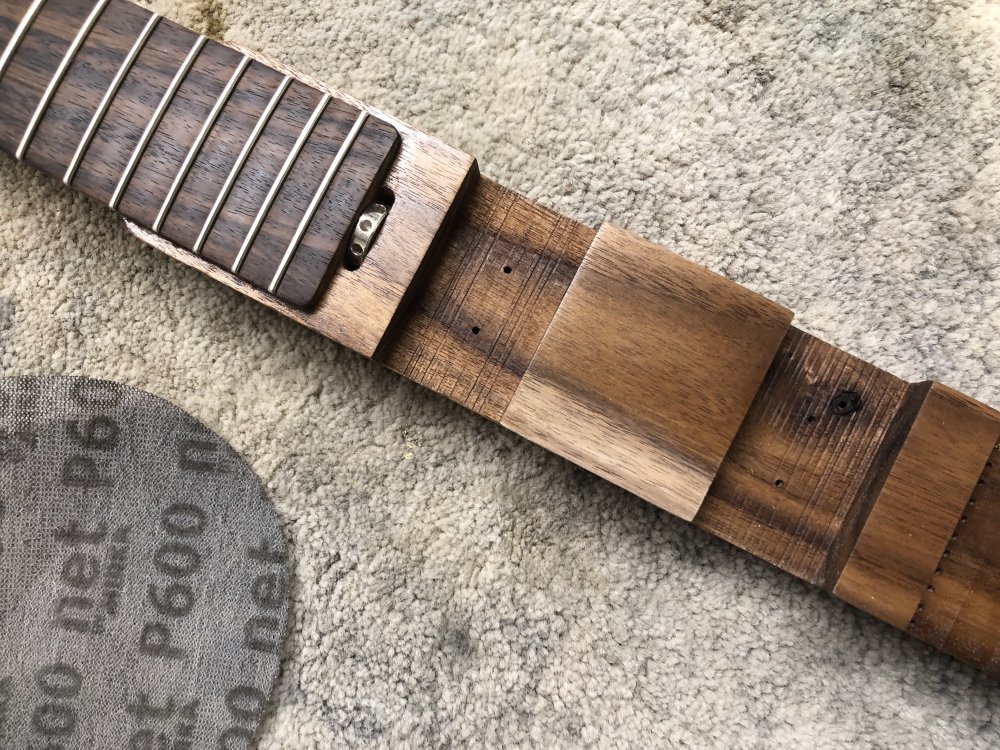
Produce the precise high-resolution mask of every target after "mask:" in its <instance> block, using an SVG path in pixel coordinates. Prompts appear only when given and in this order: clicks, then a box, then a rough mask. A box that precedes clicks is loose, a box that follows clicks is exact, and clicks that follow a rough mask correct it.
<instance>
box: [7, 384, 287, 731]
mask: <svg viewBox="0 0 1000 750" xmlns="http://www.w3.org/2000/svg"><path fill="white" fill-rule="evenodd" d="M287 612H288V585H287V575H286V568H285V548H284V542H283V537H282V535H281V532H280V529H279V527H278V522H277V518H276V516H275V512H274V509H273V507H272V506H271V504H270V503H269V502H268V499H267V497H266V496H265V494H264V492H263V489H262V488H261V485H260V482H259V481H258V480H257V478H256V477H255V476H254V474H253V472H252V471H251V470H250V468H249V467H248V466H247V465H246V463H244V462H243V460H242V459H240V457H239V456H238V455H237V454H236V453H235V452H234V451H233V449H232V448H230V447H229V446H228V445H226V444H225V443H224V442H223V441H222V440H220V439H219V437H218V436H216V435H214V434H213V433H211V432H209V431H208V430H207V429H206V428H205V427H203V426H202V425H200V424H199V423H198V422H196V421H195V420H194V419H192V418H191V417H189V416H188V415H187V414H185V413H184V412H182V411H181V410H180V409H178V408H177V407H175V406H172V405H171V404H168V403H166V402H164V401H162V400H160V399H158V398H155V397H153V396H150V395H149V394H146V393H143V392H141V391H137V390H135V389H133V388H129V387H126V386H122V385H119V384H114V383H107V382H102V381H96V380H86V379H77V378H11V379H0V747H3V748H7V747H9V748H49V749H50V750H56V749H57V748H65V749H66V750H69V749H70V748H87V749H88V750H89V749H90V748H143V749H145V748H149V749H150V750H152V749H153V748H156V749H160V748H163V749H168V748H169V749H170V750H181V749H185V750H194V749H195V748H245V747H248V746H250V745H252V743H253V738H254V735H255V733H256V731H257V726H258V724H259V723H260V719H261V716H262V714H263V713H264V711H265V709H266V707H267V703H268V700H269V696H270V693H271V689H272V687H273V683H274V679H275V676H276V675H277V672H278V665H279V659H280V655H281V651H282V643H283V640H284V635H285V626H286V617H287Z"/></svg>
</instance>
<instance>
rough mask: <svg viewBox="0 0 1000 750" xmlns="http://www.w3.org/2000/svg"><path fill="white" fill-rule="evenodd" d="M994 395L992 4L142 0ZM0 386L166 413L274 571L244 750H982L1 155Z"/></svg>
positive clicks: (936, 695) (791, 620) (984, 691)
mask: <svg viewBox="0 0 1000 750" xmlns="http://www.w3.org/2000/svg"><path fill="white" fill-rule="evenodd" d="M154 5H155V7H156V8H157V9H158V10H160V11H162V12H164V13H166V14H167V15H169V16H171V17H173V18H175V19H176V20H178V21H181V22H183V23H186V24H188V25H191V26H194V27H196V28H198V29H201V30H206V31H208V32H209V33H212V34H215V35H217V36H220V37H222V38H225V39H228V40H231V41H236V42H241V43H244V44H247V45H249V46H252V47H256V48H258V49H261V50H263V51H265V52H267V53H269V54H271V55H273V56H275V57H277V58H279V59H282V60H284V61H286V62H288V63H290V64H292V65H294V66H295V67H298V68H299V69H301V70H303V71H304V72H307V73H310V74H313V75H315V76H317V77H319V78H323V79H325V80H328V81H330V82H331V83H333V84H335V85H337V86H339V87H341V88H343V89H345V90H347V91H350V92H351V93H353V94H355V95H357V96H359V97H360V98H362V99H365V100H367V101H369V102H371V103H372V104H374V105H376V106H378V107H379V108H381V109H384V110H387V111H390V112H393V113H394V114H396V115H398V116H400V117H401V118H402V119H404V120H407V121H409V122H411V123H413V124H415V125H417V126H419V127H421V128H423V129H425V130H428V131H430V132H433V133H435V134H437V135H439V136H440V137H442V138H443V139H444V140H446V141H448V142H450V143H453V144H455V145H457V146H460V147H462V148H464V149H465V150H467V151H469V152H471V153H474V154H476V155H477V156H479V157H480V160H481V164H482V166H483V171H484V172H485V173H486V174H489V175H490V176H492V177H494V178H497V179H499V180H500V181H501V182H504V183H505V184H507V185H509V186H510V187H513V188H515V189H518V190H521V191H522V192H525V193H527V194H528V195H529V196H531V197H532V198H534V199H536V200H538V201H540V202H542V203H544V204H546V205H548V206H551V207H553V208H555V209H557V210H559V211H561V212H564V213H567V214H570V215H572V216H573V217H575V218H577V219H579V220H581V221H586V222H588V223H591V224H595V225H596V224H597V223H598V222H600V221H601V220H603V219H605V218H608V219H611V220H613V221H615V222H616V223H618V224H621V225H624V226H627V227H629V228H631V229H635V230H637V231H640V232H642V233H644V234H646V235H647V236H649V237H651V238H653V239H655V240H657V241H660V242H662V243H664V244H666V245H668V246H671V247H673V248H675V249H677V250H678V251H680V252H682V253H683V254H685V255H687V256H688V257H691V258H694V259H696V260H698V261H701V262H703V263H705V264H707V265H709V266H711V267H713V268H715V269H717V270H720V271H722V272H723V273H725V274H727V275H729V276H730V277H732V278H734V279H737V280H739V281H741V282H743V283H745V284H747V285H749V286H750V287H752V288H754V289H756V290H757V291H760V292H762V293H764V294H766V295H768V296H770V297H772V298H775V299H777V300H779V301H781V302H782V303H784V304H786V305H787V306H789V307H791V308H792V309H794V310H796V312H797V313H798V317H797V321H798V324H799V325H800V326H802V327H804V328H805V329H806V330H808V331H810V332H812V333H815V334H817V335H819V336H821V337H823V338H825V339H827V340H829V341H831V342H833V343H835V344H837V345H838V346H841V347H844V348H846V349H848V350H849V351H851V352H852V353H855V354H857V355H860V356H862V357H864V358H866V359H869V360H872V361H874V362H876V363H878V364H879V365H880V366H883V367H886V368H889V369H891V370H893V371H894V372H896V373H897V374H899V375H901V376H903V377H906V378H909V379H911V380H920V379H925V378H935V379H938V380H941V381H944V382H946V383H948V384H949V385H952V386H955V387H958V388H960V389H962V390H964V391H966V392H968V393H970V394H972V395H974V396H976V397H978V398H980V399H982V400H984V401H986V402H988V403H991V404H992V405H994V406H998V405H1000V239H998V238H1000V6H998V5H996V4H993V3H989V2H985V1H982V2H907V1H905V0H881V1H879V2H876V1H875V0H870V1H867V2H861V1H845V0H837V1H836V2H833V1H831V2H828V3H821V2H804V1H803V0H789V1H788V2H764V1H763V0H748V1H747V2H737V1H736V0H720V1H717V2H716V1H714V0H705V1H704V2H703V1H702V0H679V1H676V2H669V3H661V2H653V1H652V0H582V1H581V2H565V1H562V0H556V1H555V2H553V0H544V2H543V1H541V0H530V1H526V2H516V3H514V2H511V3H490V2H486V1H485V0H483V1H481V2H475V3H462V2H444V1H443V0H439V1H437V2H435V1H433V0H423V1H419V2H404V0H371V2H366V3H348V2H336V1H335V0H292V1H291V2H289V0H280V1H279V0H253V1H252V2H251V1H250V0H221V2H220V1H219V0H200V1H198V2H193V1H180V0H157V2H155V3H154ZM0 207H2V208H0V365H2V372H3V374H5V375H15V374H34V373H57V374H77V375H87V376H91V377H101V378H110V379H113V380H118V381H122V382H125V383H128V384H130V385H134V386H138V387H140V388H144V389H146V390H149V391H151V392H153V393H155V394H157V395H159V396H162V397H164V398H167V399H169V400H171V401H173V402H175V403H177V404H179V405H180V406H182V407H183V408H185V409H186V410H188V411H189V412H191V413H192V414H193V415H194V416H195V417H196V418H198V419H199V420H201V421H203V422H204V423H206V424H207V425H208V426H209V427H210V428H211V429H213V430H214V431H216V432H217V433H218V434H220V435H221V436H223V437H224V438H225V439H227V440H229V441H230V442H232V443H233V444H234V446H235V447H236V448H237V450H239V451H240V452H241V453H242V454H243V455H244V456H245V457H246V458H247V459H248V460H249V461H250V463H251V464H252V466H253V467H254V469H255V470H256V471H257V473H258V474H259V475H260V476H261V478H262V479H263V481H264V483H265V484H266V486H267V487H268V490H269V492H270V493H271V495H272V496H273V498H274V501H275V504H276V506H277V509H278V512H279V514H280V516H281V518H282V520H283V524H284V532H285V534H286V536H287V539H288V542H289V545H290V551H291V559H292V574H293V587H294V588H293V604H292V606H293V632H292V634H291V638H290V642H289V646H288V655H287V659H286V663H285V666H284V671H283V674H282V677H281V679H280V682H279V686H278V688H277V693H276V707H275V709H274V712H273V714H272V715H271V716H270V718H269V720H268V721H267V722H266V725H265V727H264V731H263V735H262V738H261V742H260V746H261V747H262V748H265V749H267V750H272V749H276V748H288V749H289V750H300V749H301V750H305V749H306V748H331V747H341V746H346V745H351V746H389V745H404V744H406V745H410V746H414V747H422V746H427V747H444V746H470V745H471V746H490V747H496V746H500V745H508V746H524V747H582V746H607V747H611V746H619V747H621V746H633V747H712V748H772V747H773V748H835V747H844V746H847V745H851V744H853V745H854V746H857V747H873V748H948V749H949V750H954V749H955V748H973V747H975V748H995V747H997V746H1000V686H998V684H997V683H995V682H993V681H990V680H989V679H987V678H985V677H983V676H982V675H980V674H977V673H976V672H974V671H973V670H971V669H969V668H967V667H964V666H962V665H961V664H959V663H957V662H955V661H953V660H951V659H950V658H948V657H946V656H943V655H941V654H939V653H936V652H934V651H932V650H930V649H928V648H926V647H925V646H923V645H921V644H919V643H918V642H916V641H914V640H912V639H910V638H908V637H906V636H905V635H903V634H901V633H898V632H896V631H894V630H893V629H891V628H889V627H888V626H885V625H883V624H881V623H879V622H876V621H875V620H873V619H871V618H869V617H867V616H865V615H862V614H860V613H858V612H857V611H855V610H853V609H851V608H849V607H847V606H846V605H843V604H841V603H839V602H837V601H835V600H833V599H832V598H831V597H829V596H828V595H826V594H824V593H822V592H819V591H817V590H815V589H813V588H812V587H810V586H807V585H805V584H802V583H800V582H797V581H795V580H793V579H792V578H790V577H788V576H786V575H784V574H782V573H780V572H777V571H775V570H773V569H772V568H770V567H769V566H767V565H765V564H763V563H761V562H759V561H757V560H754V559H752V558H750V557H748V556H746V555H744V554H742V553H740V552H738V551H736V550H733V549H731V548H730V547H728V546H727V545H726V544H724V543H722V542H719V541H717V540H714V539H712V538H710V537H708V536H706V535H705V534H703V533H700V532H698V531H696V530H694V529H693V528H691V527H689V526H688V525H686V524H684V523H682V522H680V521H678V520H675V519H673V518H671V517H669V516H667V515H665V514H663V513H660V512H658V511H655V510H653V509H652V508H650V507H649V506H647V505H645V504H643V503H641V502H640V501H638V500H636V499H634V498H632V497H630V496H629V495H627V494H626V493H624V492H621V491H619V490H617V489H615V488H613V487H611V486H610V485H608V484H607V483H605V482H602V481H599V480H597V479H595V478H593V477H591V476H589V475H587V474H586V473H585V472H583V471H580V470H577V469H574V468H573V467H571V466H569V465H568V464H566V463H565V462H563V461H561V460H559V459H557V458H554V457H552V456H550V455H548V454H546V453H545V452H544V451H542V450H540V449H538V448H535V447H534V446H531V445H529V444H526V443H525V442H523V441H521V440H519V439H517V438H515V437H514V436H512V435H510V434H507V433H505V432H503V431H502V430H500V429H499V428H497V427H495V426H493V425H490V424H488V423H486V422H485V421H483V420H481V419H479V418H477V417H475V416H472V415H470V414H468V413H466V412H464V411H463V410H462V409H460V408H458V407H457V406H455V405H453V404H451V403H449V402H447V401H445V400H444V399H442V398H439V397H436V396H434V395H433V394H430V393H427V392H424V391H422V390H421V389H419V388H418V387H416V386H414V385H412V384H410V383H407V382H405V381H403V380H402V379H400V378H398V377H396V376H394V375H391V374H389V373H387V372H385V371H383V370H381V369H380V368H379V367H377V366H375V365H373V364H371V363H369V362H367V361H365V360H363V359H362V358H360V357H358V356H356V355H354V354H352V353H350V352H348V351H345V350H342V349H340V348H338V347H337V346H335V345H333V344H331V343H329V342H327V341H325V340H323V339H322V338H320V337H319V336H316V335H313V334H310V333H308V332H306V331H304V330H301V329H299V328H298V327H296V326H295V325H293V324H292V323H290V322H287V321H284V320H282V319H280V318H279V317H278V316H276V315H274V314H271V313H269V312H266V311H264V310H263V309H259V308H257V307H256V306H255V305H254V304H253V303H251V302H249V301H246V300H244V299H242V298H240V297H238V296H237V295H236V294H234V293H232V292H230V291H227V290H224V289H222V288H221V287H219V286H217V285H214V284H213V283H211V282H209V281H208V280H206V279H204V278H201V277H200V276H199V275H198V274H197V273H195V272H194V271H191V270H189V269H186V268H183V267H181V266H180V265H178V264H175V263H173V262H171V261H169V260H167V259H166V258H164V257H161V256H159V255H158V254H157V253H155V252H154V251H152V250H149V249H146V248H143V247H141V246H140V245H139V244H138V243H137V242H136V241H134V240H133V239H131V238H130V237H129V236H128V235H127V233H126V231H125V230H124V228H123V227H122V225H121V224H120V223H119V222H118V221H116V220H115V219H114V217H113V216H111V215H110V214H109V213H108V212H107V211H106V210H104V209H102V208H101V207H98V206H96V205H94V204H93V203H91V202H89V201H87V200H85V199H83V198H79V197H76V196H74V195H72V194H70V193H69V192H67V191H65V190H63V189H61V188H60V187H59V186H57V185H56V184H55V182H54V181H52V180H49V179H45V178H41V177H38V176H36V175H34V174H33V173H31V171H30V170H28V169H26V168H23V167H20V166H15V165H14V164H13V162H12V161H11V160H9V159H2V160H0Z"/></svg>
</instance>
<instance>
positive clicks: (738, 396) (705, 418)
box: [502, 225, 792, 520]
mask: <svg viewBox="0 0 1000 750" xmlns="http://www.w3.org/2000/svg"><path fill="white" fill-rule="evenodd" d="M791 319H792V314H791V312H790V311H788V310H787V309H785V308H784V307H782V306H781V305H779V304H777V303H774V302H771V301H770V300H767V299H765V298H764V297H761V296H760V295H758V294H755V293H754V292H751V291H750V290H748V289H745V288H743V287H741V286H739V285H738V284H736V283H734V282H732V281H729V280H728V279H725V278H724V277H722V276H719V275H717V274H715V273H712V272H711V271H709V270H707V269H705V268H703V267H701V266H698V265H697V264H695V263H692V262H690V261H688V260H685V259H684V258H681V257H680V256H678V255H675V254H674V253H671V252H670V251H668V250H666V249H664V248H662V247H660V246H658V245H656V244H654V243H652V242H649V241H648V240H644V239H642V238H641V237H638V236H636V235H634V234H632V233H630V232H627V231H625V230H623V229H619V228H617V227H613V226H610V225H605V226H603V227H601V230H600V231H599V232H598V234H597V237H596V238H595V239H594V243H593V245H591V247H590V250H589V251H588V252H587V255H586V257H585V258H584V260H583V263H582V265H581V267H580V270H579V272H578V273H577V276H576V278H575V279H574V280H573V283H572V284H571V285H570V288H569V290H568V291H567V293H566V296H565V298H564V299H563V301H562V304H561V305H560V307H559V310H558V311H557V312H556V315H555V318H554V319H553V321H552V324H551V326H550V327H549V329H548V331H546V333H545V336H544V337H543V339H542V342H541V344H540V345H539V348H538V351H537V353H536V354H535V357H534V359H533V360H532V362H531V365H530V366H529V368H528V371H527V372H526V373H525V376H524V378H523V380H522V381H521V383H520V385H519V386H518V389H517V391H516V392H515V394H514V398H513V400H512V401H511V404H510V406H509V407H508V408H507V411H506V413H505V414H504V418H503V420H502V423H503V424H504V425H505V426H507V427H509V428H510V429H512V430H514V431H515V432H517V433H519V434H521V435H523V436H524V437H526V438H528V439H530V440H533V441H535V442H537V443H539V444H540V445H542V446H544V447H546V448H548V449H549V450H552V451H554V452H555V453H558V454H559V455H561V456H564V457H565V458H568V459H570V460H571V461H574V462H575V463H577V464H579V465H581V466H583V467H584V468H587V469H589V470H591V471H593V472H595V473H596V474H599V475H601V476H603V477H605V478H606V479H609V480H610V481H612V482H614V483H615V484H618V485H620V486H621V487H624V488H625V489H628V490H630V491H631V492H634V493H636V494H637V495H639V496H640V497H642V498H644V499H646V500H648V501H650V502H652V503H654V504H656V505H658V506H659V507H661V508H664V509H666V510H668V511H670V512H672V513H675V514H676V515H678V516H681V517H682V518H686V519H689V520H690V519H691V518H693V517H694V515H695V514H696V513H697V511H698V508H699V507H700V506H701V503H702V501H703V500H704V498H705V496H706V495H707V493H708V488H709V486H710V485H711V483H712V479H713V478H714V477H715V474H716V472H717V471H718V468H719V466H720V464H721V463H722V459H723V458H724V456H725V454H726V451H727V450H728V448H729V445H730V444H731V443H732V440H733V438H734V437H735V435H736V431H737V429H738V428H739V426H740V424H741V423H742V421H743V418H744V416H745V415H746V413H747V410H748V409H749V407H750V403H751V401H752V400H753V397H754V395H755V394H756V392H757V389H758V388H759V387H760V384H761V382H762V381H763V379H764V376H765V374H766V373H767V369H768V367H769V366H770V364H771V361H772V360H773V359H774V355H775V353H776V352H777V350H778V347H779V345H780V344H781V341H782V339H783V338H784V336H785V333H786V331H787V330H788V326H789V324H790V322H791Z"/></svg>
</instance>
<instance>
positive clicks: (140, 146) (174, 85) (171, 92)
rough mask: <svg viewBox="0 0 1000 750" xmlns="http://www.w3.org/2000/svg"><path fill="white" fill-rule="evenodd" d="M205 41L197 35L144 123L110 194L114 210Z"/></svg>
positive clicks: (206, 39)
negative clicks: (157, 104)
mask: <svg viewBox="0 0 1000 750" xmlns="http://www.w3.org/2000/svg"><path fill="white" fill-rule="evenodd" d="M207 41H208V38H207V37H205V36H204V35H202V36H199V37H198V39H197V40H196V41H195V43H194V46H193V47H192V48H191V51H190V52H188V56H187V57H186V58H184V62H183V63H182V64H181V67H180V69H179V70H178V71H177V74H176V75H175V76H174V79H173V80H172V81H171V82H170V86H168V87H167V90H166V91H165V92H163V98H162V99H160V104H159V106H157V108H156V111H155V112H154V113H153V117H152V118H151V119H150V121H149V124H148V125H146V129H145V130H144V131H143V133H142V136H141V137H140V138H139V142H138V143H137V144H136V146H135V150H134V151H133V152H132V157H131V158H130V159H129V162H128V165H127V166H126V167H125V171H124V172H123V173H122V176H121V179H120V180H119V181H118V186H117V187H116V188H115V192H114V195H112V196H111V200H110V201H109V203H108V205H109V206H111V208H113V209H116V210H117V209H118V204H119V203H121V199H122V196H123V195H124V194H125V188H127V187H128V184H129V182H130V181H131V180H132V176H133V175H134V174H135V170H136V168H137V167H138V166H139V160H140V159H141V158H142V155H143V153H144V152H145V150H146V147H147V146H148V145H149V142H150V141H151V140H152V139H153V134H154V133H155V132H156V129H157V128H158V127H159V126H160V121H161V120H163V115H164V114H166V111H167V108H168V107H169V106H170V103H171V102H172V101H173V100H174V97H175V96H176V95H177V90H178V89H180V87H181V84H182V83H183V82H184V79H185V78H186V77H187V74H188V73H189V72H190V70H191V66H192V65H194V61H195V59H196V58H197V57H198V54H199V53H200V52H201V48H202V47H204V46H205V43H206V42H207Z"/></svg>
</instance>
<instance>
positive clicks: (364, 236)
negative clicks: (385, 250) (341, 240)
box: [345, 203, 389, 269]
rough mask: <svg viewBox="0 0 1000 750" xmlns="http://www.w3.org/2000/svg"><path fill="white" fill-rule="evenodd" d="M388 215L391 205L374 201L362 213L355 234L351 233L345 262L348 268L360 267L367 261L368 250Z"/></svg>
mask: <svg viewBox="0 0 1000 750" xmlns="http://www.w3.org/2000/svg"><path fill="white" fill-rule="evenodd" d="M388 215H389V207H388V206H386V205H385V204H384V203H372V204H371V205H370V206H368V208H366V209H365V211H364V213H363V214H361V218H359V219H358V223H357V226H355V227H354V234H353V235H351V244H350V245H348V246H347V258H346V261H345V264H346V265H347V267H348V268H352V269H356V268H359V267H360V266H361V264H362V263H364V262H365V258H367V257H368V252H369V251H370V250H371V249H372V244H373V243H374V242H375V237H376V236H377V235H378V231H379V230H380V229H381V228H382V225H383V224H384V223H385V217H386V216H388Z"/></svg>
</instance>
